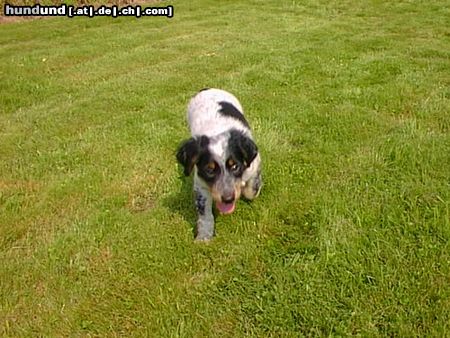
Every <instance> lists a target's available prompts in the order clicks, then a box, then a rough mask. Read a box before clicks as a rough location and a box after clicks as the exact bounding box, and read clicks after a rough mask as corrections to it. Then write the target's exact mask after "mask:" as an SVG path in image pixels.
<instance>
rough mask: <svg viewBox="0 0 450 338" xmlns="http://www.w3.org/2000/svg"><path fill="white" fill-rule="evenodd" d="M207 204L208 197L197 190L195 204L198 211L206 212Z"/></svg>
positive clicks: (200, 212)
mask: <svg viewBox="0 0 450 338" xmlns="http://www.w3.org/2000/svg"><path fill="white" fill-rule="evenodd" d="M205 205H206V197H205V196H203V194H202V193H201V192H200V191H198V190H195V206H196V208H197V213H198V214H199V215H204V214H205Z"/></svg>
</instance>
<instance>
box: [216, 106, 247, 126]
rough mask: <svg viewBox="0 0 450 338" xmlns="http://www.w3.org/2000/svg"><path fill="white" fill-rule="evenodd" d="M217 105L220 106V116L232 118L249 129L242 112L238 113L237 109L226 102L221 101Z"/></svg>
mask: <svg viewBox="0 0 450 338" xmlns="http://www.w3.org/2000/svg"><path fill="white" fill-rule="evenodd" d="M219 105H220V106H221V109H220V110H219V113H220V114H222V115H223V116H227V117H232V118H234V119H236V120H238V121H240V122H241V123H242V124H243V125H244V126H246V127H247V128H249V129H250V126H249V125H248V122H247V120H246V119H245V117H244V115H243V114H242V112H240V111H239V109H237V108H236V107H235V106H234V105H233V104H231V103H230V102H227V101H221V102H219Z"/></svg>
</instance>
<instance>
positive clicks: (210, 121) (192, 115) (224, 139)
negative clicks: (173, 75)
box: [177, 89, 262, 240]
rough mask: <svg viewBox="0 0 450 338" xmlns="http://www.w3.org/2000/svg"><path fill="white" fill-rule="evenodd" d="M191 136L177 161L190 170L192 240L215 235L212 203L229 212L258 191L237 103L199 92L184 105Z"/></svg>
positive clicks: (256, 166)
mask: <svg viewBox="0 0 450 338" xmlns="http://www.w3.org/2000/svg"><path fill="white" fill-rule="evenodd" d="M187 118H188V122H189V127H190V130H191V135H192V137H191V138H190V139H188V140H186V141H184V142H183V143H182V144H181V146H180V148H179V149H178V152H177V160H178V162H179V163H181V164H182V165H183V167H184V174H185V175H186V176H189V175H190V173H191V172H192V171H194V195H195V205H196V208H197V214H198V220H197V227H196V239H197V240H209V239H211V238H212V237H213V236H214V215H213V210H212V204H213V201H214V202H215V204H216V207H217V209H218V210H219V212H220V213H222V214H230V213H232V212H233V211H234V209H235V206H236V201H237V200H238V199H239V197H240V196H241V194H242V195H243V196H244V197H245V198H247V199H249V200H252V199H254V198H255V197H257V196H258V195H259V192H260V191H261V186H262V180H261V158H260V155H259V153H258V148H257V147H256V144H255V143H254V142H253V138H252V134H251V131H250V127H249V125H248V122H247V120H246V119H245V117H244V113H243V109H242V106H241V104H240V103H239V101H238V100H237V98H236V97H234V96H233V95H232V94H230V93H228V92H226V91H224V90H220V89H203V90H201V91H200V92H199V93H197V94H196V95H195V96H194V97H193V98H192V99H191V101H190V102H189V105H188V110H187Z"/></svg>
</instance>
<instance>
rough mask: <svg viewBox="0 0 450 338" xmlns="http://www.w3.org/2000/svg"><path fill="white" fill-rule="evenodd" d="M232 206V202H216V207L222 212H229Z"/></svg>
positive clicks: (231, 210) (233, 204) (232, 209)
mask: <svg viewBox="0 0 450 338" xmlns="http://www.w3.org/2000/svg"><path fill="white" fill-rule="evenodd" d="M234 206H235V203H234V202H231V203H222V202H216V207H217V209H219V211H220V213H222V214H231V213H232V212H233V211H234Z"/></svg>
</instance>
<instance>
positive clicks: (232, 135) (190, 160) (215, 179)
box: [177, 129, 258, 214]
mask: <svg viewBox="0 0 450 338" xmlns="http://www.w3.org/2000/svg"><path fill="white" fill-rule="evenodd" d="M257 154H258V148H257V147H256V144H255V143H254V142H253V140H252V139H251V138H249V137H248V136H246V135H244V134H243V133H242V132H240V131H238V130H235V129H232V130H230V131H228V132H226V133H223V134H220V135H218V136H215V137H207V136H204V135H203V136H199V137H192V138H190V139H189V140H187V141H185V142H183V143H182V144H181V146H180V148H179V149H178V152H177V160H178V162H179V163H180V164H181V165H183V167H184V174H185V175H186V176H189V175H190V173H191V172H192V171H193V169H194V167H196V173H197V175H198V177H199V178H201V179H202V180H203V181H204V182H205V183H206V185H207V186H208V188H209V190H210V193H211V196H212V198H213V200H214V202H215V203H216V206H217V209H219V211H220V212H221V213H224V214H228V213H232V212H233V211H234V207H235V203H236V201H237V200H238V199H239V197H240V195H241V180H242V175H243V173H244V171H245V170H246V169H247V168H248V167H249V166H250V164H251V163H252V161H253V160H254V159H255V157H256V156H257Z"/></svg>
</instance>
